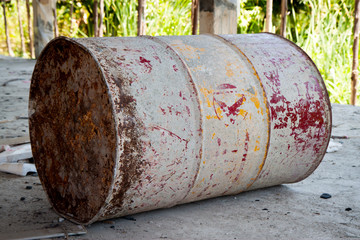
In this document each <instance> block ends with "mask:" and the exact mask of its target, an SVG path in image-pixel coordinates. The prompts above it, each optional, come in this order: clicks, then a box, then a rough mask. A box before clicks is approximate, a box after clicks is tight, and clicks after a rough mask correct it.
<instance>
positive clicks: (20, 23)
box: [16, 0, 26, 55]
mask: <svg viewBox="0 0 360 240" xmlns="http://www.w3.org/2000/svg"><path fill="white" fill-rule="evenodd" d="M16 7H17V11H18V21H19V29H20V41H21V55H23V54H24V53H25V51H26V50H25V39H24V29H23V25H22V21H21V13H20V6H19V0H16Z"/></svg>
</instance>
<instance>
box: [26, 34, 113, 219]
mask: <svg viewBox="0 0 360 240" xmlns="http://www.w3.org/2000/svg"><path fill="white" fill-rule="evenodd" d="M57 41H66V42H68V43H71V44H74V45H76V46H77V47H79V48H80V49H82V50H83V51H84V52H85V53H86V54H89V56H90V59H91V60H92V61H94V63H95V65H96V68H97V70H98V72H99V77H100V78H99V79H100V82H101V83H102V85H103V86H105V88H106V92H107V98H108V101H109V104H110V106H111V120H112V122H113V124H112V125H113V129H112V131H113V132H116V118H115V110H114V108H113V107H112V106H113V99H112V95H111V94H110V90H109V85H108V83H107V81H106V77H105V74H104V72H103V70H102V67H101V65H100V63H99V61H98V59H97V57H96V56H95V55H94V54H93V53H92V52H91V51H90V50H89V49H88V48H87V47H86V46H85V45H83V44H81V43H79V42H77V41H76V40H74V39H72V38H69V37H65V36H60V37H57V38H54V39H52V40H51V41H49V43H48V44H47V45H46V46H45V47H44V48H43V50H42V51H41V53H40V54H39V57H38V58H37V61H36V64H35V66H34V71H33V74H32V77H31V83H30V94H29V105H28V111H29V120H28V121H29V126H30V122H31V115H32V113H30V111H31V110H33V109H32V106H31V100H32V94H31V92H32V85H33V82H34V81H33V78H34V76H35V70H36V69H37V68H38V67H39V66H40V65H41V64H42V63H41V59H42V58H43V57H44V55H45V54H47V50H48V49H49V48H50V47H51V46H52V45H53V44H54V42H57ZM30 132H31V131H30ZM115 137H116V139H115V145H114V147H115V149H114V158H112V160H111V161H112V162H113V163H114V166H113V167H112V169H111V174H110V176H111V183H110V184H109V186H108V187H107V189H106V190H105V193H106V194H105V196H106V197H105V199H104V200H103V201H102V203H101V204H99V208H98V211H97V213H96V214H94V215H92V216H91V217H89V218H88V219H87V220H86V221H80V220H79V218H77V217H76V216H73V215H69V214H65V213H62V212H60V211H58V209H57V208H56V207H55V204H54V202H53V201H52V200H51V198H50V196H49V193H48V191H47V189H46V187H45V185H44V182H43V181H41V183H42V187H43V189H44V191H45V193H46V197H47V199H48V201H49V202H50V204H51V206H52V207H53V209H54V211H55V212H56V213H57V214H59V215H60V216H63V217H65V218H66V219H68V220H70V221H72V222H75V223H78V224H85V225H88V224H91V223H93V222H95V221H97V219H99V218H100V217H101V215H102V213H103V212H104V209H105V208H106V206H107V204H108V203H109V201H110V198H111V196H112V195H111V190H112V189H113V187H114V183H115V174H116V169H117V165H118V162H117V161H116V159H117V157H118V154H119V153H118V147H117V146H118V145H119V138H118V135H117V134H115ZM32 138H33V137H32V134H30V141H31V143H32V142H33V141H34V140H35V139H32ZM31 148H32V152H34V151H33V148H34V147H33V144H31ZM35 165H36V168H38V167H37V165H38V163H37V161H36V159H35ZM39 178H40V174H39Z"/></svg>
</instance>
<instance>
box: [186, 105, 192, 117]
mask: <svg viewBox="0 0 360 240" xmlns="http://www.w3.org/2000/svg"><path fill="white" fill-rule="evenodd" d="M185 108H186V112H187V113H188V115H189V117H190V116H191V115H190V108H189V107H188V106H185Z"/></svg>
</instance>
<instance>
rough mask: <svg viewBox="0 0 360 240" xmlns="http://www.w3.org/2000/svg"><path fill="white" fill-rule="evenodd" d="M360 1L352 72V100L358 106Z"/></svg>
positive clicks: (356, 3)
mask: <svg viewBox="0 0 360 240" xmlns="http://www.w3.org/2000/svg"><path fill="white" fill-rule="evenodd" d="M359 18H360V0H356V1H355V18H354V45H353V64H352V72H351V99H350V103H351V104H352V105H355V104H356V92H357V82H358V78H359V71H358V67H359V59H358V58H359V30H360V23H359Z"/></svg>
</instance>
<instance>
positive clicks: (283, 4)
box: [280, 0, 287, 37]
mask: <svg viewBox="0 0 360 240" xmlns="http://www.w3.org/2000/svg"><path fill="white" fill-rule="evenodd" d="M286 15H287V0H281V26H280V35H281V36H283V37H285V35H286Z"/></svg>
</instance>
